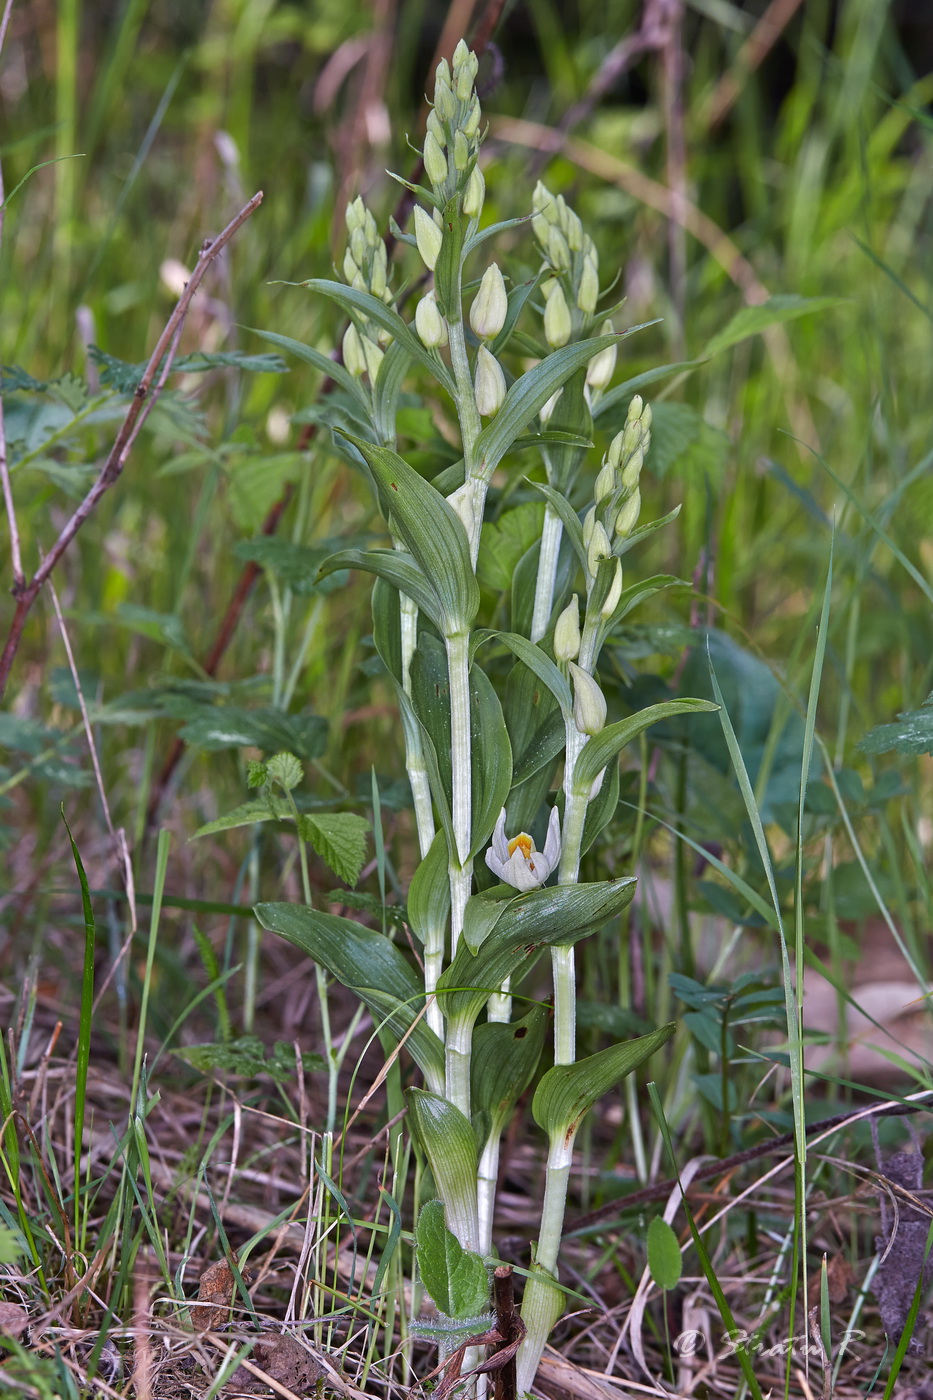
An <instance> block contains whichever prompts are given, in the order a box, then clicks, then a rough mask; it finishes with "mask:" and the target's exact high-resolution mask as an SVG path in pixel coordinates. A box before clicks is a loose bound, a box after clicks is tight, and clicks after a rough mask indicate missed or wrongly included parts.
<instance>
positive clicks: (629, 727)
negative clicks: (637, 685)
mask: <svg viewBox="0 0 933 1400" xmlns="http://www.w3.org/2000/svg"><path fill="white" fill-rule="evenodd" d="M718 708H719V706H718V705H714V704H713V703H712V701H711V700H665V701H664V702H663V703H662V704H660V705H649V706H648V707H647V709H644V710H639V712H638V714H637V715H630V716H629V717H628V719H620V720H619V722H618V723H617V724H607V725H606V728H605V729H603V730H602V732H601V733H599V734H597V735H596V736H595V737H594V738H592V739H590V741H589V743H588V744H587V745H586V746H585V748H584V749H583V752H582V753H581V754H580V755H579V757H578V758H577V761H576V764H575V765H574V770H573V785H574V787H575V788H576V790H577V791H578V792H588V791H589V789H590V786H591V784H592V782H593V780H594V778H595V777H596V774H597V773H600V772H601V771H602V770H603V768H605V767H606V765H607V764H608V763H610V762H611V761H612V760H613V759H614V758H616V757H617V756H618V755H619V754H620V753H621V752H622V750H623V749H624V748H625V746H626V744H630V743H631V742H632V740H633V739H637V738H638V736H639V734H641V733H642V732H643V731H644V730H645V729H648V728H650V726H651V725H652V724H657V723H658V721H659V720H662V719H672V718H673V717H674V715H691V714H696V715H699V714H708V713H709V711H710V710H718Z"/></svg>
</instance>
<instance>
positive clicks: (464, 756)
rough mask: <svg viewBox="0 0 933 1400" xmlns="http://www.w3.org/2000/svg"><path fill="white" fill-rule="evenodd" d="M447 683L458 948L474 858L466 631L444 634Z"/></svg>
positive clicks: (453, 934)
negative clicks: (472, 845)
mask: <svg viewBox="0 0 933 1400" xmlns="http://www.w3.org/2000/svg"><path fill="white" fill-rule="evenodd" d="M445 643H446V647H447V675H448V681H449V686H450V768H451V806H452V814H451V815H452V819H453V829H454V844H455V847H456V849H455V850H453V851H451V852H450V866H449V872H450V946H451V957H454V956H455V955H456V952H457V944H458V942H459V939H460V934H461V933H462V932H463V912H464V910H465V908H466V902H467V900H468V899H469V897H470V887H471V885H472V877H473V862H472V861H471V860H470V840H471V832H472V802H473V795H472V786H473V785H472V766H471V762H472V760H471V744H470V639H469V636H468V635H467V634H466V633H456V634H455V635H453V636H449V637H446V638H445Z"/></svg>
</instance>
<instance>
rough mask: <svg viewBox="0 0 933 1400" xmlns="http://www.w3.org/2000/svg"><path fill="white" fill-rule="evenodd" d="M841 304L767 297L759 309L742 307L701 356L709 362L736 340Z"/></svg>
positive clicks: (826, 299) (828, 299)
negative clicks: (708, 359)
mask: <svg viewBox="0 0 933 1400" xmlns="http://www.w3.org/2000/svg"><path fill="white" fill-rule="evenodd" d="M842 301H843V298H842V297H801V296H796V295H794V294H791V295H788V296H777V297H769V299H768V300H767V301H765V302H762V303H761V305H760V306H743V307H742V309H741V311H737V312H736V313H735V315H734V316H733V317H732V320H731V321H730V322H729V324H728V325H727V326H724V327H723V329H722V330H721V331H720V332H719V334H718V335H714V336H713V338H712V340H710V341H709V342H708V343H707V345H706V348H705V349H704V351H703V354H704V356H705V357H708V358H710V359H711V358H712V356H713V355H718V354H720V353H721V352H722V351H723V350H728V349H729V347H730V346H732V345H738V343H739V341H740V340H747V338H748V337H749V336H750V335H759V334H760V333H761V332H762V331H765V330H767V329H768V327H769V326H777V325H785V324H786V323H787V322H788V321H796V320H797V318H798V317H800V316H808V315H810V314H811V312H815V311H827V310H828V309H829V308H830V307H833V306H839V305H841V303H842Z"/></svg>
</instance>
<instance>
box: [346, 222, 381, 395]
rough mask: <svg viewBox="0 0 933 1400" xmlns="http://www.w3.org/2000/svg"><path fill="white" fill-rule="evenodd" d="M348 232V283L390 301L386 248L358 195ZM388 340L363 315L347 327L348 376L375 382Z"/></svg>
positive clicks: (379, 328) (377, 327) (359, 289)
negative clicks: (365, 377) (364, 377)
mask: <svg viewBox="0 0 933 1400" xmlns="http://www.w3.org/2000/svg"><path fill="white" fill-rule="evenodd" d="M347 232H348V234H349V235H350V242H349V244H348V246H347V251H346V253H345V254H344V257H343V275H344V277H345V278H346V280H347V282H348V283H349V284H350V286H351V287H355V288H356V290H357V291H359V292H369V293H371V295H372V296H374V297H378V298H379V300H380V301H384V302H386V303H389V302H391V301H392V295H393V294H392V292H391V291H390V289H389V263H388V257H387V254H386V245H385V243H384V242H383V240H382V239H381V238H380V237H379V230H378V229H377V227H376V220H375V219H374V218H373V216H372V214H371V212H370V211H369V210H368V209H367V208H366V205H365V204H364V203H363V201H362V199H360V198H359V196H358V197H357V198H356V199H355V200H354V201H353V202H352V204H348V205H347ZM390 339H391V337H390V335H389V333H388V331H386V330H383V328H382V327H381V326H377V325H376V324H375V323H374V322H373V321H370V320H368V319H367V318H366V317H364V316H361V317H359V318H358V319H357V321H356V323H355V324H351V325H349V326H348V327H347V330H346V333H345V335H344V337H343V362H344V364H345V365H346V367H347V369H348V370H349V371H350V373H351V374H352V375H354V376H355V377H356V378H360V377H361V376H362V375H364V374H368V375H369V378H370V381H371V382H372V383H375V381H376V375H377V374H378V373H379V366H380V365H381V363H382V357H383V354H384V353H385V348H386V346H387V345H388V344H389V341H390Z"/></svg>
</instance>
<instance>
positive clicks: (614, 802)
mask: <svg viewBox="0 0 933 1400" xmlns="http://www.w3.org/2000/svg"><path fill="white" fill-rule="evenodd" d="M618 805H619V765H618V763H613V764H612V765H611V767H610V769H609V771H608V773H606V775H605V777H604V778H603V781H602V785H601V786H600V789H599V792H598V793H597V794H596V796H595V797H594V798H593V800H592V802H589V803H587V808H586V817H585V818H584V822H583V839H582V840H581V842H580V854H581V856H585V855H586V853H587V851H588V850H589V849H590V847H591V846H592V844H593V842H594V841H595V840H596V838H597V836H598V835H599V833H600V832H601V831H603V830H604V829H605V828H606V827H607V826H608V825H609V823H610V822H611V821H612V819H613V817H614V816H615V814H616V808H617V807H618Z"/></svg>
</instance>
